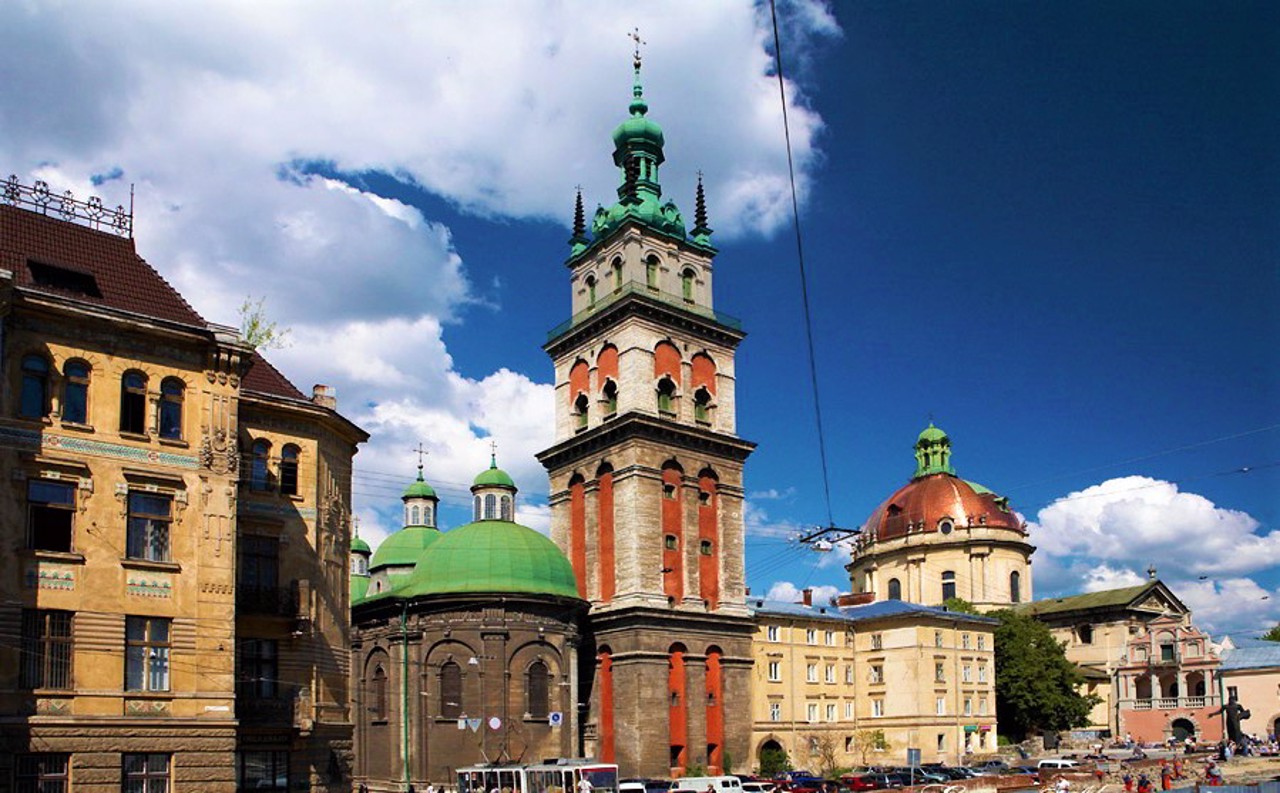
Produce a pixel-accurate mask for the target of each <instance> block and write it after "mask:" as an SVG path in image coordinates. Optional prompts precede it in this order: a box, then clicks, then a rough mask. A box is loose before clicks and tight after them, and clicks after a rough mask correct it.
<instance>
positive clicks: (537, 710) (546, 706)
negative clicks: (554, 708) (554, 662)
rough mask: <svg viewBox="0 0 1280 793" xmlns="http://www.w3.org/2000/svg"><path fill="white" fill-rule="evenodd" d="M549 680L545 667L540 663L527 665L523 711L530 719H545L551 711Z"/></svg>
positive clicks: (535, 662) (549, 676)
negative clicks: (525, 701)
mask: <svg viewBox="0 0 1280 793" xmlns="http://www.w3.org/2000/svg"><path fill="white" fill-rule="evenodd" d="M550 678H551V674H550V672H549V671H548V670H547V665H546V664H544V663H543V662H542V661H534V662H533V663H531V664H529V671H528V672H526V673H525V699H526V700H527V703H526V706H525V710H526V711H527V712H528V714H529V717H530V718H534V719H545V718H546V717H547V713H548V712H549V711H550V710H551V708H550V696H549V689H550Z"/></svg>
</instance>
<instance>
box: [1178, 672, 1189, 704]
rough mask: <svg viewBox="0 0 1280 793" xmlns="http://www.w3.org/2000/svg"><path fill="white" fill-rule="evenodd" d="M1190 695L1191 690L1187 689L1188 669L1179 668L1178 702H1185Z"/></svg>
mask: <svg viewBox="0 0 1280 793" xmlns="http://www.w3.org/2000/svg"><path fill="white" fill-rule="evenodd" d="M1190 695H1191V692H1189V691H1187V673H1186V670H1184V669H1179V670H1178V704H1179V705H1181V704H1183V703H1185V702H1186V699H1187V697H1189V696H1190Z"/></svg>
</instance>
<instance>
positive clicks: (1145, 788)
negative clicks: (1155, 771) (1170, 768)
mask: <svg viewBox="0 0 1280 793" xmlns="http://www.w3.org/2000/svg"><path fill="white" fill-rule="evenodd" d="M1138 793H1151V780H1150V779H1148V778H1147V772H1146V771H1143V772H1141V773H1139V774H1138Z"/></svg>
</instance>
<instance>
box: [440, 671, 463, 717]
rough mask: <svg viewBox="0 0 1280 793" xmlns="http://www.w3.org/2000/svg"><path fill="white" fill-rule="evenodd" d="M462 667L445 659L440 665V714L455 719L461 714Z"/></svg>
mask: <svg viewBox="0 0 1280 793" xmlns="http://www.w3.org/2000/svg"><path fill="white" fill-rule="evenodd" d="M462 704H463V703H462V667H460V666H458V665H457V664H456V663H454V662H453V661H445V663H444V665H442V666H441V667H440V716H441V717H443V718H446V719H456V718H458V717H459V716H461V715H462V714H463V712H464V711H463V707H462Z"/></svg>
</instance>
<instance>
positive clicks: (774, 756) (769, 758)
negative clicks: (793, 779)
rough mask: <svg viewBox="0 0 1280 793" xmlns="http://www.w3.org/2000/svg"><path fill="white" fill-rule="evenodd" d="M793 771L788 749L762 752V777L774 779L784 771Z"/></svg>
mask: <svg viewBox="0 0 1280 793" xmlns="http://www.w3.org/2000/svg"><path fill="white" fill-rule="evenodd" d="M791 770H793V769H792V767H791V758H790V757H787V750H786V749H783V748H782V747H778V748H777V749H774V748H772V747H770V748H768V749H765V750H764V751H762V752H760V776H762V777H764V778H765V779H772V778H773V777H775V776H777V775H778V774H781V773H782V772H783V771H791Z"/></svg>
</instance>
